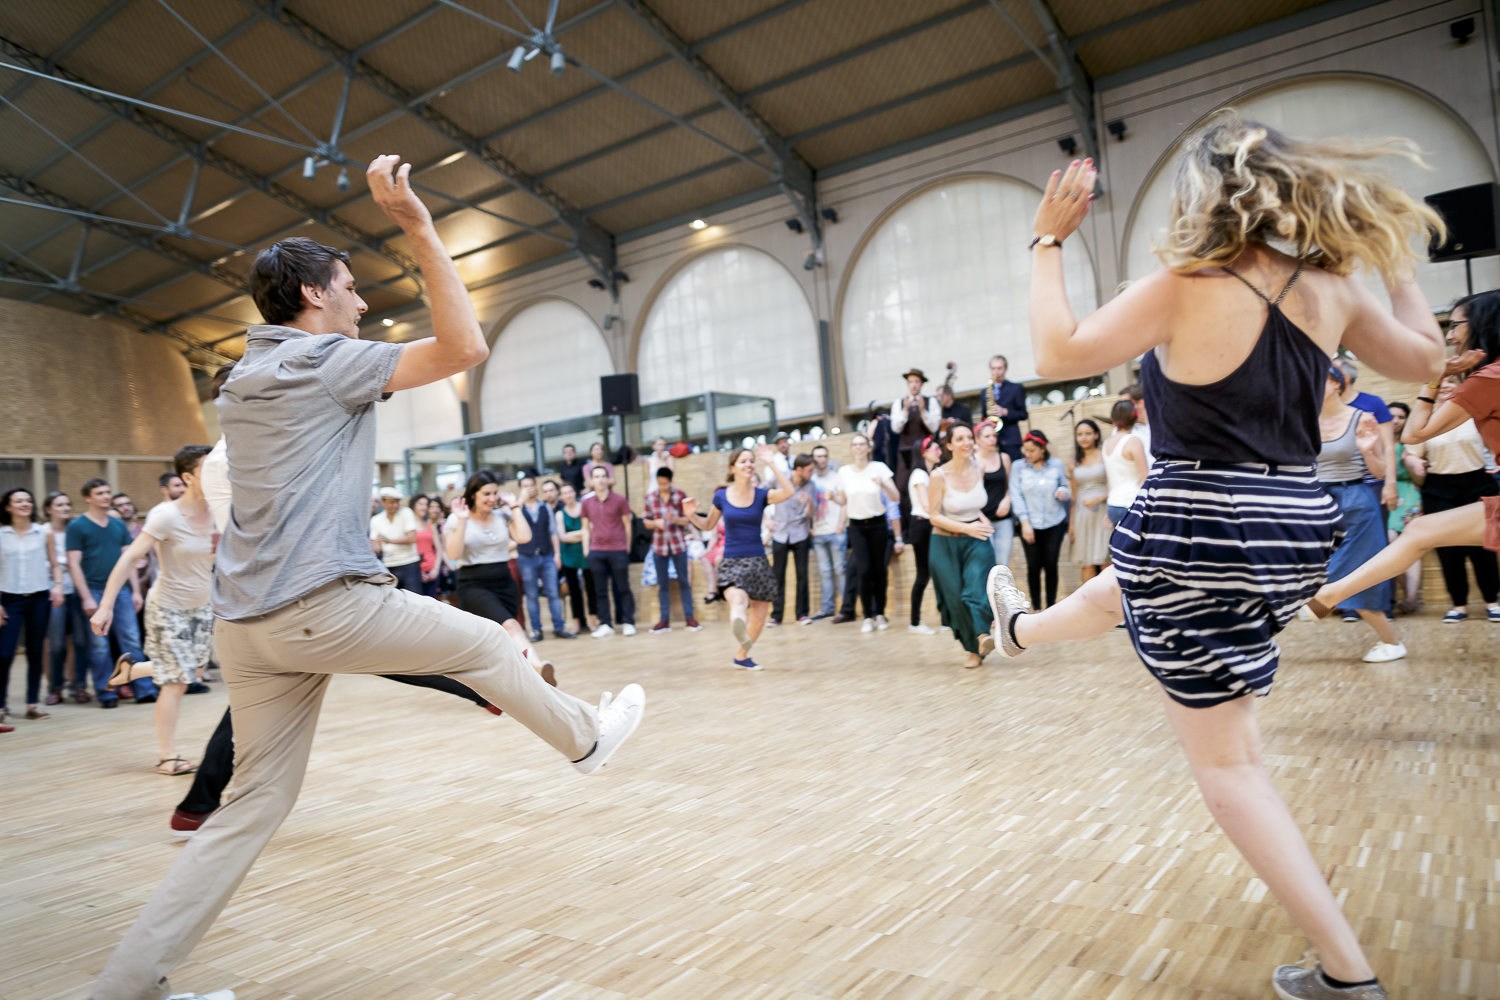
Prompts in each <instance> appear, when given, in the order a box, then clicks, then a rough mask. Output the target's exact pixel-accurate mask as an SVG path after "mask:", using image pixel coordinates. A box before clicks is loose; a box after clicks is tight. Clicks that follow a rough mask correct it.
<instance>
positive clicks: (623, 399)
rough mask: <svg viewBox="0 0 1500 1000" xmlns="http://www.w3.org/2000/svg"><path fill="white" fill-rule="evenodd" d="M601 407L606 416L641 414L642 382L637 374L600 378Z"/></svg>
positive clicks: (629, 373) (627, 373) (628, 373)
mask: <svg viewBox="0 0 1500 1000" xmlns="http://www.w3.org/2000/svg"><path fill="white" fill-rule="evenodd" d="M599 400H600V406H601V408H602V409H603V411H604V413H605V415H606V416H624V415H625V414H627V413H640V412H641V382H640V379H639V378H637V377H636V374H635V372H626V373H625V374H624V375H601V376H599Z"/></svg>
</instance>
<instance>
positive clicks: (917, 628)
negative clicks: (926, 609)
mask: <svg viewBox="0 0 1500 1000" xmlns="http://www.w3.org/2000/svg"><path fill="white" fill-rule="evenodd" d="M906 631H908V632H915V633H916V634H917V635H937V630H936V629H934V628H933V627H932V626H931V625H908V626H906Z"/></svg>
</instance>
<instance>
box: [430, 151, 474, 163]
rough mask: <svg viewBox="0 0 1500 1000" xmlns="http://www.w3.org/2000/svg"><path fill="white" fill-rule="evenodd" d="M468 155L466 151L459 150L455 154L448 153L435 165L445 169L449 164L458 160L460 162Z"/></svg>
mask: <svg viewBox="0 0 1500 1000" xmlns="http://www.w3.org/2000/svg"><path fill="white" fill-rule="evenodd" d="M468 155H469V151H468V150H467V149H460V150H459V151H458V152H456V153H449V154H448V155H447V156H445V157H443V158H442V159H441V160H438V161H437V165H438V166H440V167H446V166H447V165H448V164H450V163H457V162H458V161H459V160H462V159H463V158H464V157H465V156H468Z"/></svg>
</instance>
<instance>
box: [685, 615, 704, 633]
mask: <svg viewBox="0 0 1500 1000" xmlns="http://www.w3.org/2000/svg"><path fill="white" fill-rule="evenodd" d="M687 630H688V631H689V632H702V631H703V626H702V625H699V624H698V619H696V618H689V619H688V620H687Z"/></svg>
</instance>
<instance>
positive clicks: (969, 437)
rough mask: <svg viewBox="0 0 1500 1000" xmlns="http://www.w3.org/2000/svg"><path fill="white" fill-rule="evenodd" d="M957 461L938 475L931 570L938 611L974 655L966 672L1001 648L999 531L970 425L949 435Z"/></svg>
mask: <svg viewBox="0 0 1500 1000" xmlns="http://www.w3.org/2000/svg"><path fill="white" fill-rule="evenodd" d="M948 433H949V438H948V448H949V450H950V451H951V452H952V453H953V458H952V459H951V460H950V461H949V462H948V463H947V464H946V465H941V466H938V467H937V468H936V469H933V470H932V485H931V486H930V487H929V488H928V492H927V510H928V512H929V517H930V518H931V520H932V547H931V549H930V550H929V551H928V553H927V567H928V571H929V572H930V573H931V574H932V583H933V586H934V587H935V588H936V589H937V597H938V607H939V608H941V609H942V611H943V617H944V619H945V620H946V621H947V623H948V625H949V626H950V627H951V628H952V629H953V638H955V639H957V640H958V641H959V643H960V644H961V645H962V646H963V647H964V651H965V652H967V653H968V654H969V656H968V659H967V660H966V661H965V662H964V666H965V667H969V668H973V667H977V666H979V664H980V662H981V661H982V660H983V659H984V657H985V656H986V655H988V653H989V652H990V650H992V649H994V648H995V643H994V640H992V639H991V638H990V635H989V632H990V619H991V618H992V617H993V615H992V614H991V613H990V606H989V598H988V597H986V596H985V590H984V585H985V580H986V579H987V578H988V577H989V572H990V567H992V566H994V565H995V550H994V549H993V548H992V547H991V546H990V535H991V534H993V533H994V531H995V529H994V527H993V526H992V525H991V524H990V522H989V520H988V519H987V518H985V517H984V516H983V511H984V506H985V496H986V494H985V490H984V470H983V469H982V468H980V466H979V465H978V464H977V463H976V462H975V461H974V431H973V429H972V428H970V427H969V426H968V425H967V424H954V425H953V427H952V428H951V429H950V430H949V432H948Z"/></svg>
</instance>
